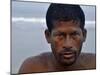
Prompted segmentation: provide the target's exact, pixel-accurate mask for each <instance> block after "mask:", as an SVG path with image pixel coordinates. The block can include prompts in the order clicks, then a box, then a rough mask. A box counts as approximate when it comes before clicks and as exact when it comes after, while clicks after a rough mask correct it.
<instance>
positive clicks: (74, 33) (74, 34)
mask: <svg viewBox="0 0 100 75" xmlns="http://www.w3.org/2000/svg"><path fill="white" fill-rule="evenodd" d="M71 35H73V36H76V35H80V34H79V32H73V33H71Z"/></svg>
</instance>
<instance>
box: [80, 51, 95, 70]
mask: <svg viewBox="0 0 100 75" xmlns="http://www.w3.org/2000/svg"><path fill="white" fill-rule="evenodd" d="M80 60H81V61H80V62H81V64H82V65H83V66H84V67H85V68H87V69H95V68H96V54H92V53H82V54H81V55H80Z"/></svg>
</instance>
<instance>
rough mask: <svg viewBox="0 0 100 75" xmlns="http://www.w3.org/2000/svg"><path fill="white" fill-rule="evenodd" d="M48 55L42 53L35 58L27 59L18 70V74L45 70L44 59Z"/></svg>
mask: <svg viewBox="0 0 100 75" xmlns="http://www.w3.org/2000/svg"><path fill="white" fill-rule="evenodd" d="M48 54H49V53H42V54H40V55H38V56H35V57H29V58H27V59H26V60H25V61H24V62H23V63H22V65H21V67H20V69H19V74H25V73H33V72H41V70H44V69H45V68H46V59H47V56H48Z"/></svg>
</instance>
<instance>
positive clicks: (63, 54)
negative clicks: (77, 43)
mask: <svg viewBox="0 0 100 75" xmlns="http://www.w3.org/2000/svg"><path fill="white" fill-rule="evenodd" d="M62 56H63V57H64V58H65V59H70V58H73V57H74V56H75V54H74V53H73V52H64V53H62Z"/></svg>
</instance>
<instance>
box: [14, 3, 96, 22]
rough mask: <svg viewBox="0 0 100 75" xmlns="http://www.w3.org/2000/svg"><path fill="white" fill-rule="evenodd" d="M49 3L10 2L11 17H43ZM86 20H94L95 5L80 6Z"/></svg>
mask: <svg viewBox="0 0 100 75" xmlns="http://www.w3.org/2000/svg"><path fill="white" fill-rule="evenodd" d="M48 6H49V3H36V2H18V1H13V2H12V17H25V18H32V17H44V18H45V15H46V11H47V8H48ZM81 7H82V9H83V11H84V13H85V17H86V20H88V21H91V20H92V21H94V20H95V6H85V5H84V6H81Z"/></svg>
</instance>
